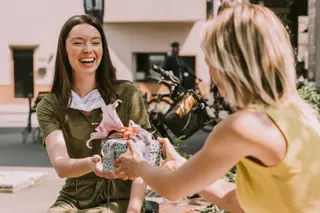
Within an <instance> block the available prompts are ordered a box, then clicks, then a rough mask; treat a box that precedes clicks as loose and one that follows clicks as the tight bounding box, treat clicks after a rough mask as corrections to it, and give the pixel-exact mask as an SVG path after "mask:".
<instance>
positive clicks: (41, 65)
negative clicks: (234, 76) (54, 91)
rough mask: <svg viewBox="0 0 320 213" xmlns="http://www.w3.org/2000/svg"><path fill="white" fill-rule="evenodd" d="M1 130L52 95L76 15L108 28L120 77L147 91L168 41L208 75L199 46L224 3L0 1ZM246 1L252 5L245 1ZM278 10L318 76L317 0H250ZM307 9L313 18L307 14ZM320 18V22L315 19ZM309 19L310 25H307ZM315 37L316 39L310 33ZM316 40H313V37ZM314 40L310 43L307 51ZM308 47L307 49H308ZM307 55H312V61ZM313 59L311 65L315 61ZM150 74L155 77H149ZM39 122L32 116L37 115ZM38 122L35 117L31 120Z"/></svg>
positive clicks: (303, 62)
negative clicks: (61, 42) (66, 33)
mask: <svg viewBox="0 0 320 213" xmlns="http://www.w3.org/2000/svg"><path fill="white" fill-rule="evenodd" d="M0 2H1V7H0V20H2V25H1V30H0V64H1V69H0V94H1V96H0V126H2V127H14V126H24V125H26V121H27V115H28V110H29V108H28V97H31V102H32V103H34V101H35V99H36V97H37V95H38V93H39V92H45V91H49V90H50V85H51V82H52V77H53V70H54V61H55V55H56V53H55V51H56V46H57V40H58V35H59V31H60V29H61V27H62V25H63V23H64V22H65V21H66V20H67V19H68V18H69V17H70V16H72V15H75V14H83V13H89V14H92V15H94V16H96V17H97V18H99V19H100V20H101V21H102V23H103V26H104V29H105V33H106V36H107V41H108V45H109V48H110V53H111V58H112V61H113V64H114V66H115V67H116V69H117V76H118V78H119V79H126V80H130V81H134V82H135V83H136V84H137V86H138V87H139V88H140V89H141V91H142V93H146V92H150V93H157V92H158V91H159V90H161V88H160V86H159V85H158V84H156V83H150V82H148V81H147V80H146V76H147V75H148V74H150V66H151V65H152V64H157V65H162V64H163V62H164V60H165V57H166V56H167V55H168V54H170V43H171V42H173V41H177V42H179V43H180V56H181V57H182V58H183V60H184V62H185V63H186V64H187V65H188V66H189V67H190V68H191V69H192V70H193V71H194V72H195V73H196V75H197V76H198V77H199V78H200V79H202V82H201V83H200V85H199V87H200V88H201V90H202V91H203V94H204V96H207V95H208V89H209V86H210V77H209V73H208V68H207V66H206V64H205V62H204V56H203V54H202V52H201V49H200V34H201V28H202V26H203V25H204V23H205V22H206V20H207V19H208V18H212V17H214V16H215V14H216V12H217V8H218V6H219V2H220V0H134V1H130V0H68V1H64V0H45V1H44V0H29V1H23V0H10V1H5V0H0ZM243 2H249V1H248V0H243ZM250 2H252V3H257V4H264V5H266V6H268V7H270V8H271V9H272V10H273V11H275V12H276V13H277V14H278V15H279V16H280V17H281V18H282V20H283V21H284V23H285V24H286V25H287V26H288V30H289V31H290V33H291V37H292V44H293V46H294V47H295V49H296V53H297V58H298V59H299V63H300V64H299V65H300V66H302V67H303V68H304V69H306V70H308V69H309V68H312V70H311V71H310V74H309V77H310V78H315V71H314V70H315V69H314V68H313V67H314V64H315V61H316V60H314V59H315V58H314V57H315V56H316V54H314V53H315V52H316V51H315V50H316V48H315V47H316V41H315V40H316V39H315V38H316V37H315V36H314V34H315V25H316V20H315V19H316V17H315V14H316V13H315V12H313V11H315V9H316V4H317V5H318V4H319V2H318V3H316V1H315V0H309V1H308V0H265V1H260V0H251V1H250ZM308 4H309V5H310V8H311V11H309V12H310V13H311V14H310V15H311V16H312V17H311V16H309V17H308ZM318 19H319V18H318ZM309 22H310V24H309ZM310 33H311V34H310ZM310 38H311V40H310ZM308 43H309V46H308ZM309 50H310V51H309ZM309 55H312V56H311V58H310V56H309ZM310 61H311V64H310ZM151 74H152V73H151ZM33 119H34V118H33ZM33 121H34V122H36V121H35V120H33Z"/></svg>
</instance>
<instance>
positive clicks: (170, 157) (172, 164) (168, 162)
mask: <svg viewBox="0 0 320 213" xmlns="http://www.w3.org/2000/svg"><path fill="white" fill-rule="evenodd" d="M157 139H158V141H159V142H160V143H161V144H162V147H163V154H165V155H166V159H165V160H164V161H163V162H162V163H161V167H163V168H166V169H168V170H170V171H174V170H176V169H178V168H179V167H180V166H182V165H183V164H184V163H185V162H186V161H187V160H186V159H185V158H184V157H182V156H181V155H180V154H179V153H178V152H177V151H176V150H175V148H174V147H173V145H172V144H171V143H170V141H169V140H168V139H167V138H160V137H158V138H157Z"/></svg>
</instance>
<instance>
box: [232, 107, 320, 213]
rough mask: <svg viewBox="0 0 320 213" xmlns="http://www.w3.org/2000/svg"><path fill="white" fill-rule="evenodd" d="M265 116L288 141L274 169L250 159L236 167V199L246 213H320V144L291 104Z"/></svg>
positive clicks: (270, 110)
mask: <svg viewBox="0 0 320 213" xmlns="http://www.w3.org/2000/svg"><path fill="white" fill-rule="evenodd" d="M265 113H266V114H267V115H268V116H269V117H270V118H271V119H272V120H273V122H274V123H275V124H276V125H277V126H278V128H279V130H280V131H281V132H282V134H283V135H284V137H285V139H286V141H287V153H286V156H285V158H284V160H283V161H282V162H280V163H279V164H278V165H276V166H274V167H264V166H262V165H260V164H258V163H255V162H254V161H252V160H250V159H249V158H245V159H242V160H241V161H240V162H239V164H238V167H237V182H236V186H237V198H238V200H239V203H240V205H241V206H242V208H243V210H244V211H245V212H246V213H320V140H319V136H318V134H317V133H316V131H315V130H314V129H313V128H311V127H310V125H309V123H308V121H307V120H306V118H305V117H304V116H303V115H302V114H301V113H300V111H299V110H298V109H297V108H295V107H294V106H292V105H291V104H289V103H286V104H283V105H281V106H280V107H277V108H268V109H266V110H265Z"/></svg>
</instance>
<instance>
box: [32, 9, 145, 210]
mask: <svg viewBox="0 0 320 213" xmlns="http://www.w3.org/2000/svg"><path fill="white" fill-rule="evenodd" d="M117 99H120V100H121V101H122V104H121V105H120V107H119V108H118V109H117V112H118V115H119V117H120V119H121V120H122V122H123V124H124V125H126V126H127V125H128V122H129V120H133V121H134V122H135V123H137V124H139V125H141V126H142V127H143V128H146V129H147V128H149V122H148V117H147V113H146V110H145V107H144V104H143V100H142V98H141V96H140V93H139V91H138V89H137V88H136V87H135V86H134V85H133V84H132V83H130V82H124V81H119V80H116V73H115V69H114V67H113V65H112V62H111V59H110V56H109V51H108V46H107V41H106V38H105V34H104V32H103V29H102V26H101V25H100V24H99V22H98V21H97V20H95V19H94V18H92V17H90V16H87V15H79V16H73V17H71V18H70V19H68V20H67V22H66V23H65V24H64V26H63V27H62V29H61V32H60V36H59V41H58V49H57V54H56V62H55V74H54V81H53V84H52V89H51V93H50V94H49V95H47V96H46V97H45V98H43V100H42V101H41V102H40V103H39V105H38V107H37V117H38V121H39V126H40V128H41V131H42V133H43V136H44V143H45V146H46V149H47V152H48V155H49V158H50V160H51V163H52V165H53V167H54V168H55V170H56V172H57V174H58V175H59V177H61V178H66V182H65V184H64V186H63V187H62V189H61V191H60V195H59V197H58V199H57V200H56V202H55V203H54V204H53V206H52V207H51V208H50V209H49V212H74V211H76V212H77V211H78V212H110V213H111V212H120V213H123V212H128V213H129V212H132V213H133V212H143V209H144V208H143V206H144V205H143V203H144V192H145V184H144V183H143V181H142V179H140V178H138V179H135V180H134V181H130V180H121V179H114V180H111V179H112V178H116V177H114V176H112V175H111V174H110V175H109V176H106V175H105V177H107V178H100V177H98V176H97V175H99V173H100V172H101V171H100V170H99V168H98V166H99V165H101V158H100V156H99V155H98V153H100V143H99V142H95V143H93V148H92V149H88V148H87V146H86V141H87V140H88V139H89V138H90V134H91V133H92V132H94V131H95V128H96V127H97V126H98V124H99V122H100V121H101V107H102V106H104V105H106V104H111V103H113V102H114V101H116V100H117Z"/></svg>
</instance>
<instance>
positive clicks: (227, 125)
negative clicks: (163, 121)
mask: <svg viewBox="0 0 320 213" xmlns="http://www.w3.org/2000/svg"><path fill="white" fill-rule="evenodd" d="M202 48H203V51H204V53H205V56H206V61H207V63H208V66H209V67H210V73H211V76H212V79H213V80H214V82H215V83H216V84H217V85H218V87H219V90H220V93H221V94H222V95H223V96H224V97H225V98H226V99H227V100H229V101H230V103H231V104H232V105H233V106H234V107H235V108H237V109H238V111H237V112H236V113H234V114H232V115H230V116H228V117H227V118H226V119H225V120H223V121H222V122H221V123H220V124H219V125H218V126H217V127H216V128H215V130H214V131H213V132H212V133H211V134H210V135H209V137H208V139H207V141H206V143H205V145H204V146H203V148H202V149H201V150H200V151H199V152H198V153H197V154H195V155H194V156H193V157H192V158H191V159H190V160H188V161H187V162H186V163H184V164H183V165H182V166H181V167H179V165H178V164H179V163H180V164H182V163H183V159H182V158H181V156H179V155H178V154H177V153H176V152H175V151H174V150H172V149H173V148H172V146H170V145H169V146H167V145H168V143H167V142H165V144H166V146H167V148H165V150H166V152H167V153H169V159H168V160H169V162H168V161H167V163H173V164H174V165H175V167H179V168H174V167H171V168H173V169H175V170H174V171H169V170H166V169H164V168H158V167H153V166H151V165H149V164H148V163H147V162H145V161H144V160H143V158H142V157H141V154H140V152H139V151H138V150H137V149H135V147H134V146H133V144H132V143H131V142H128V144H129V146H130V149H131V152H128V153H126V154H124V155H123V156H122V157H121V158H120V159H119V160H118V161H117V162H116V163H117V165H118V166H119V168H118V174H119V175H120V177H123V178H124V177H127V176H129V177H131V178H134V177H142V178H143V179H144V181H145V182H146V184H148V185H149V186H150V187H151V188H152V189H153V190H155V191H156V192H157V193H159V194H161V195H162V196H164V197H166V198H168V199H171V200H175V199H177V198H180V197H184V196H187V195H191V194H193V193H197V192H201V193H202V195H203V196H204V197H205V198H206V199H208V200H209V201H211V202H213V203H215V204H218V205H220V206H221V207H222V208H225V209H226V210H229V211H230V212H246V213H318V212H320V178H319V177H320V155H319V150H320V141H319V132H320V128H319V123H318V121H317V118H316V115H315V114H314V112H313V109H312V108H311V107H310V106H309V105H308V104H307V103H305V102H304V101H303V100H302V99H301V98H300V97H299V95H298V93H297V90H296V88H295V68H294V59H293V53H292V47H291V45H290V40H289V35H288V34H287V32H286V30H285V28H284V26H283V25H282V23H281V21H280V20H279V19H278V18H277V17H276V15H275V14H274V13H273V12H271V10H269V9H267V8H264V7H262V6H254V5H238V6H236V7H235V8H231V9H227V10H225V11H223V14H222V15H220V16H218V18H216V19H215V20H213V21H210V22H209V23H208V24H207V26H206V27H205V29H204V34H203V41H202ZM162 142H163V141H162ZM131 153H132V154H131ZM170 160H171V162H170ZM235 164H237V169H238V170H237V182H236V185H230V184H227V183H225V182H223V181H221V180H219V179H220V178H221V177H222V176H223V175H224V174H225V173H226V172H227V171H228V170H229V169H230V168H232V167H233V166H234V165H235ZM208 186H209V187H208ZM239 204H240V206H241V208H242V210H241V208H240V206H239Z"/></svg>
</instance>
